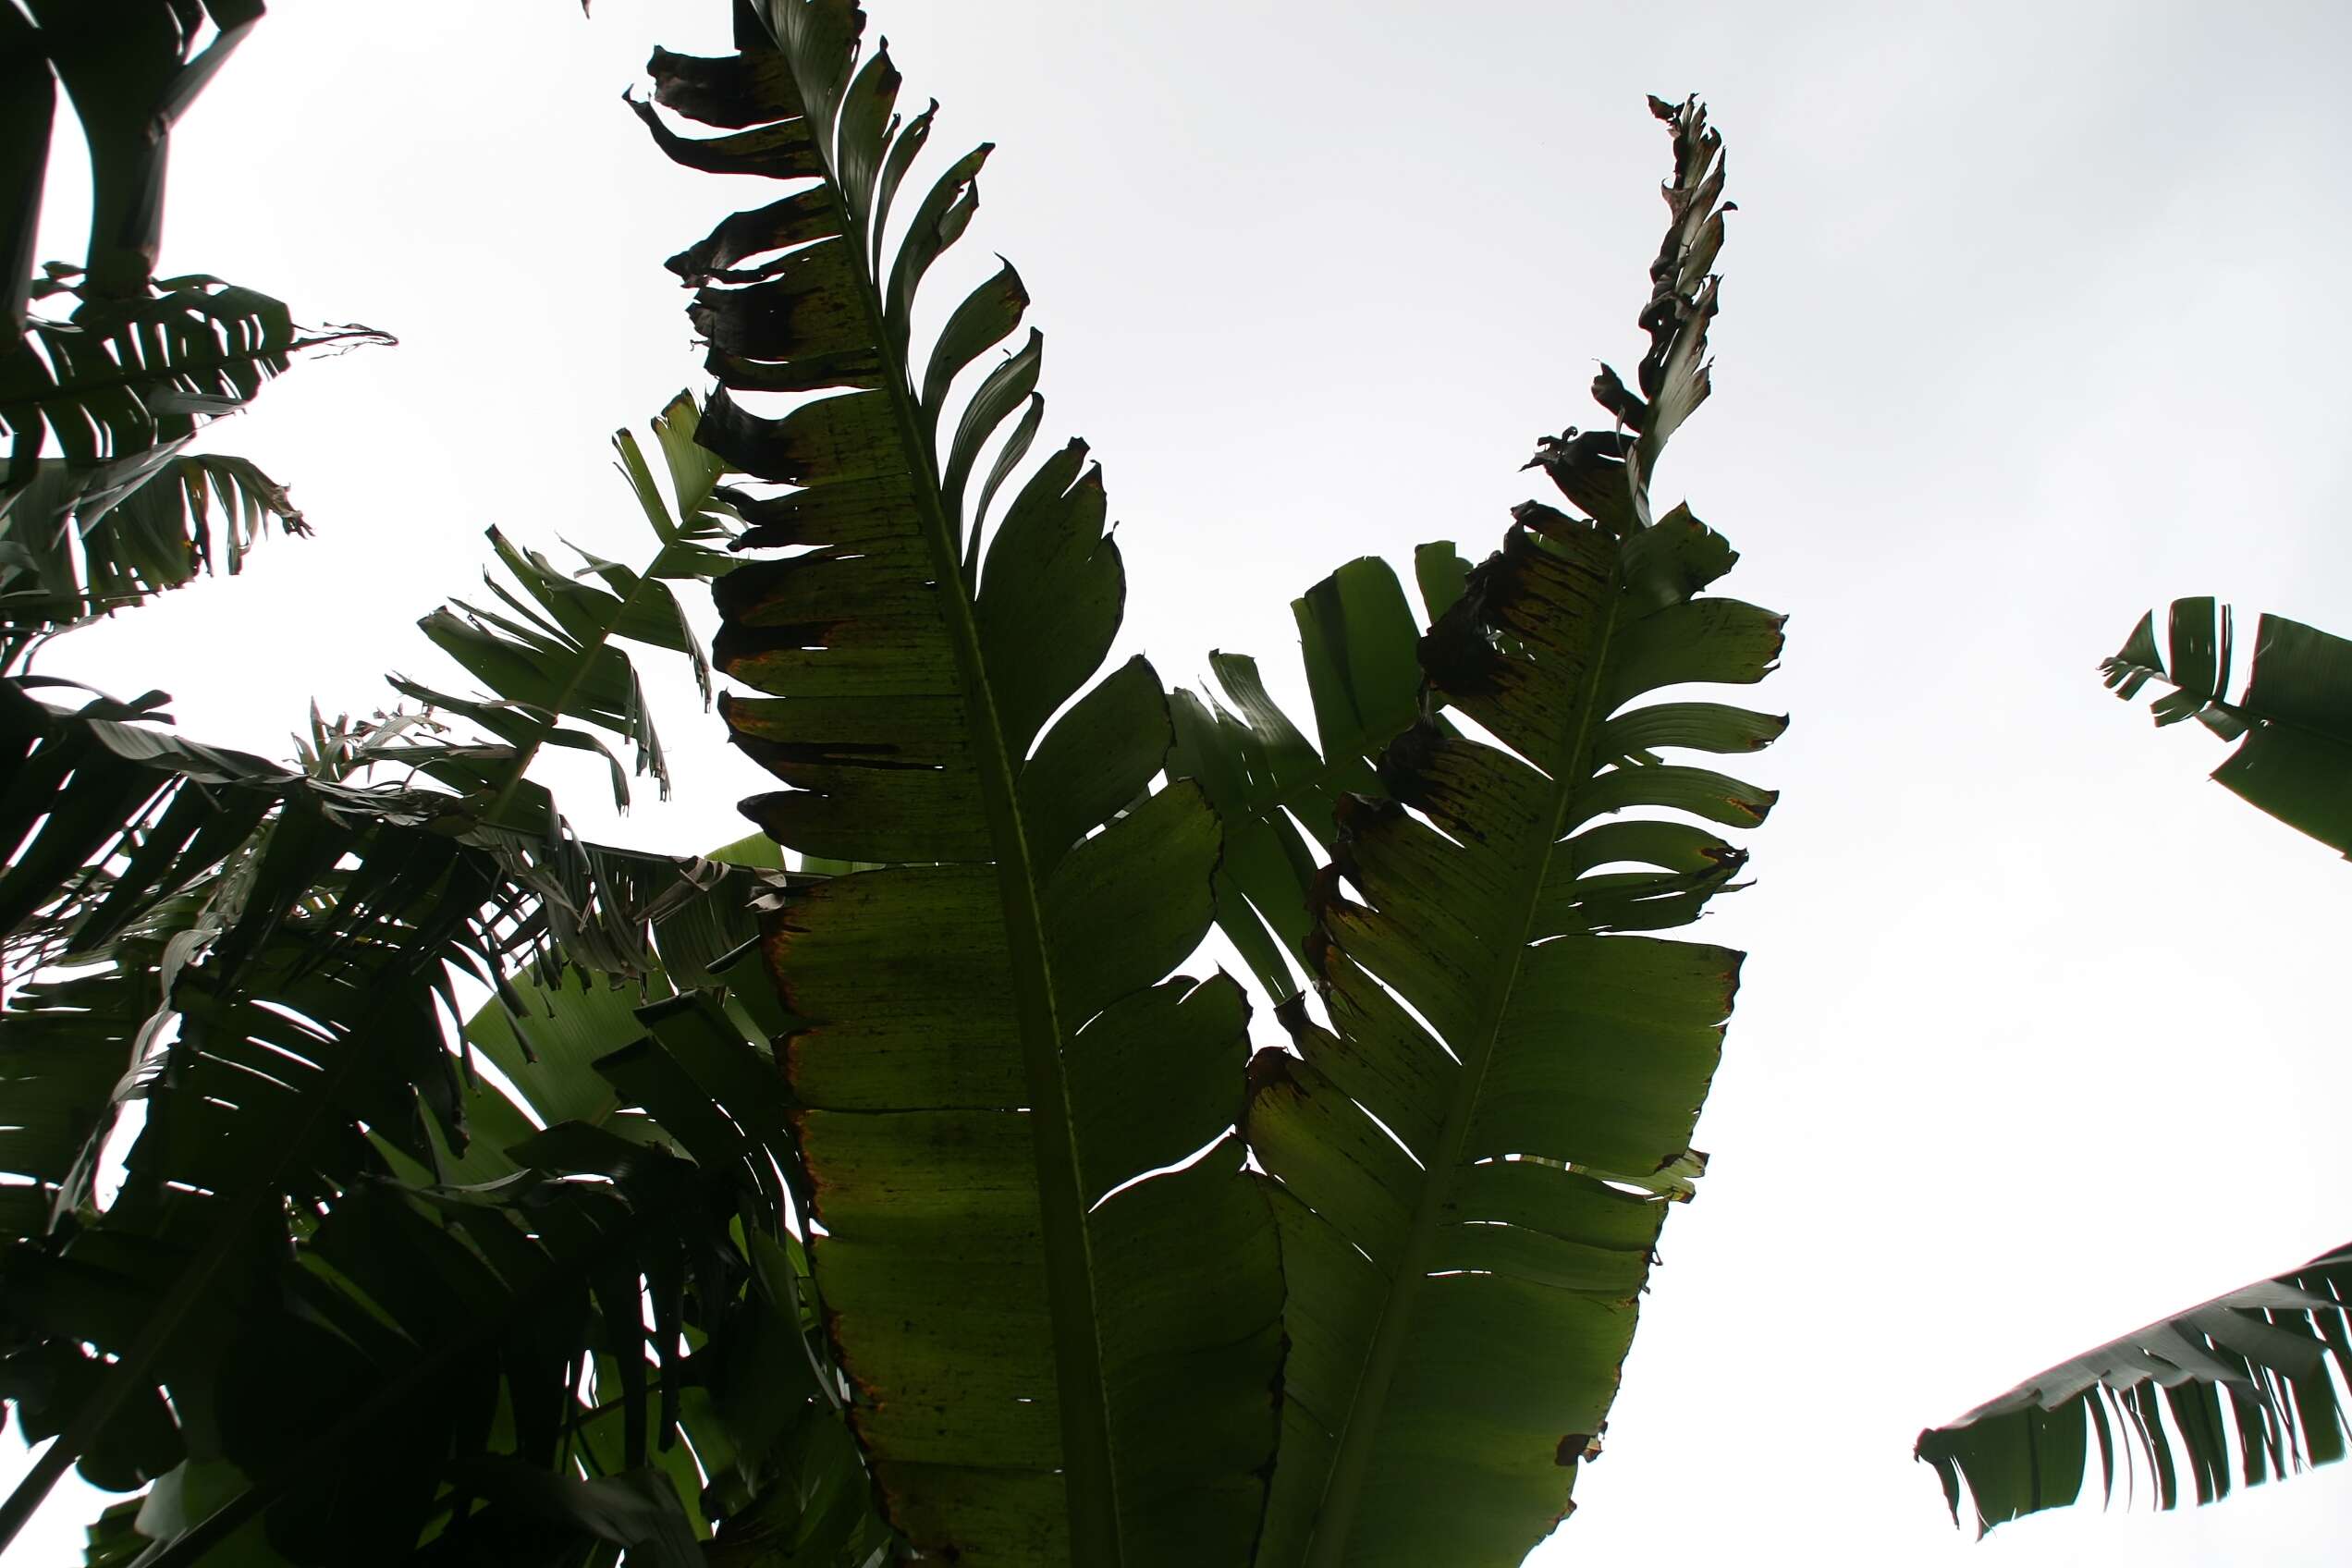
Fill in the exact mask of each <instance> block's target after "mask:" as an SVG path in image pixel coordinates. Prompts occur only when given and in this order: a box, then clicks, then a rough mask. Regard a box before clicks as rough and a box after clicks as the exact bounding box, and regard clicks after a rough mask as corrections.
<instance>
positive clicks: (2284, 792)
mask: <svg viewBox="0 0 2352 1568" xmlns="http://www.w3.org/2000/svg"><path fill="white" fill-rule="evenodd" d="M2231 630H2232V628H2231V618H2230V612H2229V610H2228V608H2227V606H2219V607H2217V606H2215V604H2214V602H2213V601H2212V600H2211V599H2210V598H2199V599H2175V600H2174V601H2173V607H2172V613H2171V616H2170V619H2169V624H2168V625H2167V627H2166V629H2165V631H2166V637H2165V641H2166V643H2167V645H2168V646H2169V647H2170V649H2171V651H2172V661H2171V663H2170V664H2169V665H2167V664H2166V662H2165V660H2164V655H2163V654H2162V652H2161V651H2160V650H2159V649H2158V648H2157V645H2156V618H2155V616H2154V614H2153V613H2150V614H2149V615H2144V616H2142V617H2140V619H2139V624H2138V626H2136V627H2134V628H2133V629H2132V634H2131V636H2130V638H2129V639H2128V640H2127V641H2126V642H2125V643H2124V645H2123V648H2122V649H2121V650H2120V651H2119V652H2117V653H2116V654H2115V655H2113V657H2111V658H2109V659H2107V660H2105V661H2104V662H2102V663H2101V665H2100V667H2099V668H2100V670H2101V673H2102V674H2103V675H2104V677H2105V678H2106V681H2107V684H2108V686H2109V687H2110V688H2111V689H2112V690H2113V692H2115V694H2116V695H2117V696H2119V697H2122V698H2124V699H2125V701H2127V702H2128V701H2129V700H2131V699H2132V698H2134V697H2136V696H2138V694H2139V692H2140V689H2141V688H2142V687H2144V686H2146V685H2147V684H2148V683H2149V682H2150V680H2156V681H2162V682H2163V683H2165V684H2167V685H2169V686H2171V687H2172V688H2173V690H2172V691H2171V692H2167V693H2166V694H2165V695H2163V696H2162V697H2160V698H2158V699H2157V700H2156V702H2155V703H2154V704H2152V706H2153V711H2154V713H2155V717H2156V722H2157V723H2158V724H2160V725H2164V724H2177V723H2179V722H2180V721H2181V720H2182V719H2184V718H2194V719H2196V720H2197V721H2198V722H2199V723H2200V724H2202V725H2204V726H2205V728H2206V729H2211V731H2212V732H2213V733H2214V734H2216V735H2218V736H2220V737H2221V738H2222V739H2223V740H2224V741H2237V742H2238V745H2237V750H2236V751H2235V752H2232V753H2230V755H2229V760H2228V761H2226V762H2224V763H2223V764H2222V766H2220V767H2218V768H2215V769H2214V770H2213V780H2214V782H2215V783H2218V784H2220V785H2221V786H2222V787H2223V789H2225V790H2229V791H2230V792H2231V793H2233V794H2235V795H2236V796H2237V797H2238V798H2239V799H2240V800H2242V801H2245V802H2248V804H2249V805H2254V806H2258V807H2260V809H2261V810H2263V811H2266V812H2268V813H2270V814H2271V815H2272V816H2275V817H2277V818H2278V819H2279V820H2280V821H2281V822H2284V823H2285V824H2286V825H2287V826H2288V827H2294V828H2297V829H2300V830H2301V831H2303V832H2305V833H2309V835H2310V836H2311V837H2312V838H2314V839H2318V840H2320V842H2321V843H2323V844H2326V845H2328V846H2330V847H2331V848H2333V849H2334V850H2337V851H2341V852H2342V853H2343V854H2344V855H2345V856H2346V858H2352V788H2347V785H2352V643H2348V642H2346V641H2345V640H2344V639H2343V638H2341V637H2336V636H2333V635H2331V634H2330V633H2328V632H2325V631H2318V630H2317V629H2315V628H2312V627H2309V626H2305V625H2303V624H2302V623H2301V622H2300V621H2293V620H2289V619H2286V618H2285V616H2276V615H2266V616H2264V617H2262V619H2261V621H2260V624H2259V625H2258V626H2257V628H2256V629H2255V633H2254V660H2253V668H2252V670H2251V672H2250V674H2249V675H2248V680H2247V683H2246V690H2245V691H2244V692H2243V693H2241V694H2240V695H2239V696H2238V697H2237V699H2236V701H2231V700H2230V699H2229V697H2228V695H2227V693H2228V692H2229V686H2230V662H2231V655H2232V653H2233V651H2234V650H2233V648H2232V646H2231V643H2232V637H2231Z"/></svg>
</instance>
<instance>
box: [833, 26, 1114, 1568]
mask: <svg viewBox="0 0 2352 1568" xmlns="http://www.w3.org/2000/svg"><path fill="white" fill-rule="evenodd" d="M795 76H796V77H797V76H798V72H797V71H795ZM853 80H854V73H852V74H851V75H850V76H849V77H847V78H845V81H853ZM843 91H844V93H845V94H846V92H847V91H848V88H847V86H845V87H844V90H843ZM802 99H803V102H804V103H805V102H806V101H807V99H808V94H807V92H806V91H805V84H804V82H803V89H802ZM828 112H829V113H830V114H832V115H833V116H834V120H833V123H832V124H829V125H827V126H824V127H821V128H818V134H817V135H816V137H815V142H816V145H817V150H818V155H819V157H820V159H821V160H822V161H823V163H824V165H825V175H824V181H825V188H826V190H827V191H828V192H830V193H831V196H832V199H833V203H834V208H835V212H836V214H837V215H838V216H839V218H840V220H841V230H842V241H843V243H844V245H845V247H849V248H851V249H852V250H853V251H854V260H855V262H856V263H857V264H856V265H855V266H853V267H852V268H851V273H852V276H854V277H855V279H856V286H857V292H858V299H859V302H860V303H861V304H862V305H863V306H864V310H865V314H866V325H867V330H868V331H869V333H870V334H871V335H872V337H873V339H874V342H875V345H876V349H878V351H879V353H880V355H881V357H882V361H883V366H884V374H883V375H882V378H881V380H882V383H883V385H882V386H881V388H880V390H881V391H882V393H883V395H884V396H885V397H886V398H888V400H889V404H890V413H891V417H892V420H893V422H894V423H896V424H897V426H898V431H899V438H900V445H901V446H902V447H904V449H905V452H906V455H907V456H908V457H909V458H910V459H912V465H911V466H912V468H913V479H914V481H915V484H914V485H913V493H914V500H915V506H916V511H917V514H918V518H919V520H920V521H921V523H922V525H923V533H924V543H925V545H926V546H927V547H928V548H929V551H930V555H931V570H932V573H933V576H934V578H935V585H936V587H937V593H938V601H939V606H940V609H941V612H942V619H944V620H945V621H946V623H947V629H948V640H949V644H950V646H951V648H952V650H953V652H954V656H955V661H956V669H957V673H958V674H959V675H960V676H961V677H962V680H963V685H964V698H965V710H966V715H967V719H966V723H967V728H968V731H969V735H970V739H971V742H972V754H973V757H974V765H975V766H974V771H975V772H976V773H977V775H978V781H979V785H980V798H981V806H982V810H983V812H984V813H985V815H986V817H987V822H988V831H989V838H990V840H991V842H992V843H993V844H994V845H995V846H996V849H997V851H998V854H997V886H998V897H999V899H1000V900H1001V903H1002V907H1003V911H1004V924H1005V939H1006V947H1007V949H1008V950H1009V956H1010V958H1011V981H1012V990H1013V1003H1014V1008H1015V1011H1016V1013H1017V1015H1018V1021H1019V1024H1020V1029H1021V1044H1022V1058H1023V1063H1022V1065H1023V1071H1024V1073H1025V1076H1026V1078H1027V1083H1028V1089H1029V1100H1030V1106H1029V1118H1030V1129H1031V1133H1032V1135H1033V1139H1034V1143H1035V1150H1036V1162H1037V1175H1038V1183H1037V1198H1038V1206H1037V1207H1038V1218H1039V1222H1040V1230H1041V1231H1042V1234H1043V1239H1044V1243H1045V1252H1046V1284H1047V1306H1048V1308H1049V1311H1050V1314H1051V1321H1052V1323H1053V1329H1054V1370H1055V1383H1056V1391H1057V1395H1058V1398H1057V1403H1058V1404H1059V1405H1060V1415H1061V1450H1062V1486H1063V1491H1064V1494H1065V1498H1066V1501H1067V1507H1068V1512H1069V1528H1070V1560H1071V1562H1073V1563H1084V1564H1086V1565H1087V1568H1096V1565H1100V1568H1117V1564H1119V1563H1121V1562H1124V1561H1125V1557H1124V1552H1123V1547H1122V1542H1121V1529H1120V1526H1119V1517H1118V1504H1117V1499H1116V1495H1115V1492H1114V1490H1113V1487H1112V1482H1111V1462H1110V1420H1109V1402H1108V1395H1107V1391H1106V1390H1105V1387H1104V1382H1103V1377H1102V1345H1101V1334H1100V1331H1099V1328H1098V1325H1097V1324H1096V1313H1095V1292H1094V1260H1093V1256H1092V1248H1091V1246H1090V1245H1089V1243H1088V1240H1087V1236H1086V1228H1085V1209H1084V1204H1083V1203H1082V1202H1081V1199H1080V1187H1079V1182H1078V1157H1077V1139H1076V1133H1075V1130H1074V1128H1073V1127H1072V1121H1071V1114H1070V1096H1069V1085H1068V1082H1067V1080H1066V1078H1065V1076H1064V1074H1063V1072H1062V1063H1061V1037H1062V1036H1061V1022H1060V1012H1059V1009H1058V1008H1057V1006H1056V1004H1055V1000H1054V990H1053V973H1052V963H1051V960H1050V958H1049V956H1048V953H1047V945H1046V937H1045V915H1044V910H1043V908H1042V907H1041V906H1040V904H1039V901H1038V898H1037V876H1036V870H1035V861H1034V859H1033V857H1032V856H1031V853H1030V850H1029V842H1028V836H1027V833H1026V832H1025V830H1024V829H1023V824H1022V818H1021V811H1020V803H1019V797H1018V795H1017V793H1016V791H1015V789H1014V784H1013V779H1014V771H1013V767H1012V761H1011V748H1010V747H1008V746H1007V744H1006V742H1005V735H1004V729H1003V726H1002V721H1001V720H1000V719H999V718H998V713H997V704H996V694H995V692H994V690H993V688H992V687H991V686H990V684H989V681H988V676H987V666H986V661H985V660H984V659H983V657H982V655H981V651H980V636H979V624H978V620H977V619H976V616H975V613H974V595H975V594H976V593H977V592H978V585H977V582H976V581H975V582H974V583H973V584H972V585H970V586H969V587H967V585H966V584H965V582H964V580H963V574H962V557H961V556H960V554H959V552H958V550H957V548H956V538H955V534H956V530H955V528H954V527H953V526H952V524H951V520H950V519H949V517H948V514H947V505H946V500H945V497H944V496H943V494H942V490H941V485H940V482H939V473H938V465H937V456H936V453H935V452H934V450H933V447H932V443H931V440H930V438H929V436H928V435H927V434H926V433H925V427H924V423H923V419H922V410H921V406H920V404H919V402H918V400H917V399H916V397H915V394H914V383H913V374H912V367H911V366H910V364H909V363H908V360H907V354H906V351H905V350H904V349H901V348H900V345H899V344H898V343H897V340H896V338H895V337H894V336H893V335H892V334H891V332H890V330H889V321H888V314H887V312H885V310H884V308H883V302H882V297H881V289H880V286H879V283H878V280H877V278H876V266H875V264H874V263H871V262H870V261H869V259H868V258H869V257H871V256H872V255H873V254H874V253H875V247H874V240H875V237H874V236H873V235H871V234H869V233H868V232H867V229H866V223H865V218H864V214H862V213H860V212H858V211H856V210H854V209H853V208H852V207H851V204H850V202H847V201H845V200H844V199H843V193H842V188H841V181H840V174H839V163H838V158H839V152H838V148H837V145H836V135H837V132H838V129H839V104H838V103H837V104H833V105H831V106H830V108H829V110H828Z"/></svg>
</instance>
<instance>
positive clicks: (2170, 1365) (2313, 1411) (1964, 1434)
mask: <svg viewBox="0 0 2352 1568" xmlns="http://www.w3.org/2000/svg"><path fill="white" fill-rule="evenodd" d="M2209 603H2210V601H2209ZM2347 1301H2352V1247H2338V1248H2337V1249H2335V1250H2334V1251H2333V1252H2329V1253H2323V1254H2321V1256H2318V1257H2315V1258H2313V1259H2312V1260H2311V1261H2310V1262H2309V1263H2307V1264H2305V1265H2303V1266H2302V1267H2301V1268H2292V1269H2289V1270H2287V1271H2286V1272H2285V1273H2284V1274H2280V1275H2277V1276H2275V1277H2274V1278H2272V1279H2269V1280H2256V1281H2255V1282H2254V1283H2253V1284H2250V1285H2247V1286H2243V1287H2241V1288H2240V1289H2237V1290H2235V1291H2231V1292H2228V1293H2227V1294H2226V1295H2220V1296H2216V1297H2214V1298H2213V1299H2212V1300H2211V1301H2209V1302H2206V1303H2204V1304H2203V1305H2199V1306H2193V1307H2190V1308H2189V1309H2188V1310H2187V1311H2186V1312H2181V1313H2175V1314H2174V1316H2172V1317H2165V1318H2160V1319H2158V1320H2157V1321H2156V1322H2153V1323H2150V1324H2149V1325H2147V1326H2146V1327H2145V1328H2142V1329H2134V1330H2133V1331H2132V1332H2131V1333H2128V1334H2125V1335H2123V1336H2122V1337H2121V1338H2119V1339H2114V1340H2110V1341H2108V1342H2107V1343H2105V1344H2103V1345H2099V1346H2097V1347H2095V1348H2093V1349H2091V1350H2088V1351H2085V1352H2083V1353H2082V1354H2080V1355H2076V1356H2071V1357H2069V1358H2068V1359H2066V1360H2064V1361H2062V1362H2060V1363H2059V1364H2058V1365H2057V1366H2052V1367H2049V1368H2047V1369H2046V1370H2043V1371H2040V1372H2037V1373H2035V1374H2034V1375H2033V1376H2032V1377H2030V1378H2027V1379H2026V1380H2025V1381H2024V1382H2022V1383H2020V1384H2018V1385H2017V1386H2016V1387H2015V1388H2014V1389H2011V1390H2008V1391H2007V1392H2006V1393H2003V1394H2001V1395H1999V1396H1998V1397H1996V1398H1993V1399H1991V1400H1988V1401H1986V1402H1985V1403H1982V1404H1980V1405H1978V1406H1977V1408H1976V1409H1974V1410H1971V1411H1969V1412H1968V1413H1967V1414H1966V1415H1963V1416H1961V1417H1960V1418H1959V1419H1957V1420H1955V1421H1951V1422H1947V1423H1946V1424H1944V1425H1943V1426H1941V1427H1929V1428H1928V1429H1927V1430H1925V1431H1923V1432H1921V1433H1920V1434H1919V1440H1918V1443H1917V1447H1916V1448H1915V1449H1914V1450H1913V1452H1914V1454H1915V1456H1916V1457H1917V1458H1919V1459H1922V1460H1925V1461H1926V1462H1928V1463H1929V1464H1932V1465H1934V1466H1935V1468H1936V1474H1937V1476H1938V1477H1939V1478H1940V1479H1941V1480H1942V1482H1943V1495H1944V1501H1946V1502H1948V1503H1949V1504H1950V1505H1951V1507H1952V1518H1953V1522H1954V1524H1957V1523H1959V1521H1960V1507H1961V1489H1960V1483H1961V1481H1962V1480H1963V1479H1964V1478H1965V1479H1966V1482H1967V1490H1968V1497H1969V1506H1970V1513H1971V1516H1972V1517H1973V1519H1974V1521H1975V1523H1976V1528H1977V1534H1978V1535H1979V1536H1982V1535H1983V1534H1984V1533H1985V1532H1986V1531H1987V1530H1990V1529H1991V1528H1992V1527H1993V1526H1994V1525H2004V1524H2007V1523H2008V1522H2009V1521H2010V1520H2012V1519H2018V1518H2022V1517H2024V1516H2025V1515H2026V1514H2028V1513H2040V1511H2041V1510H2043V1509H2045V1508H2064V1507H2067V1506H2069V1505H2071V1504H2072V1503H2074V1502H2075V1501H2076V1499H2077V1498H2079V1497H2080V1496H2081V1493H2082V1485H2083V1479H2084V1476H2085V1473H2086V1471H2087V1469H2088V1466H2089V1456H2090V1451H2091V1446H2092V1439H2094V1438H2095V1439H2097V1443H2098V1452H2099V1476H2100V1487H2101V1491H2102V1493H2103V1494H2104V1495H2105V1496H2106V1497H2107V1498H2109V1499H2111V1500H2112V1499H2113V1497H2114V1495H2115V1492H2116V1480H2115V1473H2116V1465H2117V1460H2118V1457H2119V1456H2120V1458H2121V1460H2122V1464H2123V1471H2124V1488H2125V1492H2126V1494H2127V1495H2128V1494H2134V1493H2137V1492H2138V1490H2139V1489H2140V1488H2146V1490H2147V1493H2148V1495H2149V1496H2150V1498H2151V1499H2152V1500H2153V1501H2154V1502H2155V1505H2156V1506H2157V1507H2159V1508H2173V1507H2176V1506H2178V1505H2179V1503H2180V1501H2181V1500H2182V1499H2183V1498H2184V1497H2193V1498H2194V1499H2195V1501H2198V1502H2199V1503H2206V1502H2212V1501H2217V1500H2219V1499H2221V1498H2224V1497H2227V1496H2228V1495H2229V1490H2230V1485H2231V1480H2230V1473H2231V1472H2232V1470H2236V1471H2237V1472H2238V1473H2239V1474H2240V1475H2241V1476H2243V1478H2244V1481H2245V1484H2246V1485H2247V1486H2249V1487H2253V1486H2260V1485H2261V1484H2262V1483H2263V1482H2264V1481H2266V1480H2269V1479H2270V1478H2271V1477H2272V1476H2278V1477H2280V1478H2282V1479H2284V1478H2285V1476H2289V1475H2292V1474H2294V1473H2296V1472H2297V1471H2301V1470H2304V1469H2307V1468H2309V1466H2311V1465H2314V1464H2332V1463H2334V1461H2336V1460H2339V1459H2341V1458H2343V1457H2344V1446H2345V1420H2344V1410H2343V1402H2342V1400H2341V1398H2340V1396H2339V1395H2338V1393H2337V1391H2336V1384H2335V1381H2334V1378H2331V1375H2330V1363H2331V1362H2333V1363H2334V1374H2335V1377H2338V1378H2342V1377H2352V1335H2347V1331H2346V1321H2345V1306H2346V1302H2347ZM2225 1397H2226V1405H2227V1409H2226V1411H2224V1408H2223V1405H2224V1401H2225ZM2168 1416H2169V1423H2168V1421H2167V1417H2168ZM2233 1449H2235V1451H2236V1452H2235V1453H2233V1452H2232V1451H2233ZM2184 1477H2185V1478H2186V1481H2187V1486H2186V1488H2184V1486H2183V1481H2184Z"/></svg>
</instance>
